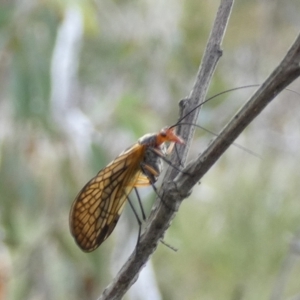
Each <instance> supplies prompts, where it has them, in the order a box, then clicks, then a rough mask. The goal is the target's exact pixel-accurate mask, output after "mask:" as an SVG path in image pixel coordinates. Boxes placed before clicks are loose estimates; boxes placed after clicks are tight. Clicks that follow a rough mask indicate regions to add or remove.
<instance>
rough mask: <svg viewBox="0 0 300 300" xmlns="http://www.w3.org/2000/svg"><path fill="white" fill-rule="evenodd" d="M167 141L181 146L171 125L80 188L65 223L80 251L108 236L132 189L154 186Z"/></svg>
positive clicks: (141, 141)
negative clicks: (68, 222) (68, 225)
mask: <svg viewBox="0 0 300 300" xmlns="http://www.w3.org/2000/svg"><path fill="white" fill-rule="evenodd" d="M167 142H171V143H178V144H183V143H184V141H183V140H182V139H181V138H180V137H179V136H178V135H176V133H175V127H174V125H173V126H172V127H167V128H163V129H162V130H161V131H160V132H159V133H157V134H155V133H154V134H146V135H144V136H143V137H141V138H140V139H139V140H138V142H137V143H135V144H134V145H132V146H131V147H130V148H128V149H127V150H125V151H124V152H122V153H121V154H120V155H119V156H118V157H117V158H116V159H115V160H114V161H112V162H111V163H110V164H108V165H107V166H106V167H105V168H103V169H102V170H100V171H99V173H98V174H97V175H96V176H95V177H94V178H92V179H91V180H90V181H89V182H88V183H87V184H86V185H85V186H84V187H83V188H82V190H81V191H80V192H79V194H78V195H77V197H76V198H75V200H74V203H73V205H72V208H71V211H70V220H69V221H70V230H71V233H72V235H73V237H74V239H75V241H76V243H77V244H78V246H79V247H80V248H81V249H82V250H83V251H85V252H91V251H93V250H95V249H96V248H98V247H99V246H100V245H101V244H102V243H103V242H104V241H105V240H106V239H107V238H108V237H109V235H110V234H111V233H112V231H113V230H114V228H115V226H116V224H117V222H118V220H119V217H120V214H121V213H122V211H123V208H124V205H125V203H126V200H127V199H128V195H129V194H130V192H131V191H132V189H133V188H136V187H142V186H149V185H153V184H154V183H155V181H156V180H157V177H158V176H159V174H160V172H161V157H163V156H164V145H165V143H167Z"/></svg>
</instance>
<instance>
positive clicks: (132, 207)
mask: <svg viewBox="0 0 300 300" xmlns="http://www.w3.org/2000/svg"><path fill="white" fill-rule="evenodd" d="M127 200H128V202H129V205H130V207H131V209H132V211H133V213H134V216H135V218H136V220H137V222H138V225H139V232H138V238H137V241H136V248H137V247H138V245H139V243H140V237H141V233H142V221H141V219H140V217H139V215H138V214H137V212H136V210H135V208H134V206H133V204H132V202H131V200H130V199H129V197H128V196H127Z"/></svg>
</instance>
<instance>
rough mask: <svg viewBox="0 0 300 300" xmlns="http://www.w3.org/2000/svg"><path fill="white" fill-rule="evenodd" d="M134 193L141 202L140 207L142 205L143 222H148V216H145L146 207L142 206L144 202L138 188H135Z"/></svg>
mask: <svg viewBox="0 0 300 300" xmlns="http://www.w3.org/2000/svg"><path fill="white" fill-rule="evenodd" d="M134 191H135V194H136V197H137V199H138V202H139V205H140V208H141V212H142V216H143V221H146V214H145V211H144V207H143V204H142V201H141V197H140V194H139V192H138V190H137V188H134Z"/></svg>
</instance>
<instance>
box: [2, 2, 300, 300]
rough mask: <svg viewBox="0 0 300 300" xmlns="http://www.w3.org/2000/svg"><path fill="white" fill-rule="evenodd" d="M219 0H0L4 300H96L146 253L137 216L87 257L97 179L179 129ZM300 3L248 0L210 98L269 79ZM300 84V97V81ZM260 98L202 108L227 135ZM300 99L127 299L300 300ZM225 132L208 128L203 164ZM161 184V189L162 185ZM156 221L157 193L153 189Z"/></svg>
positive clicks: (250, 145)
mask: <svg viewBox="0 0 300 300" xmlns="http://www.w3.org/2000/svg"><path fill="white" fill-rule="evenodd" d="M218 4H219V1H216V0H215V1H197V0H185V1H182V0H172V1H171V0H151V1H150V0H140V1H137V0H134V1H126V0H123V1H118V0H115V1H105V0H104V1H92V0H85V1H58V0H43V1H39V0H26V1H24V0H23V1H13V0H1V1H0V7H1V9H0V76H1V80H0V300H2V299H12V300H19V299H30V300H39V299H49V300H52V299H55V300H60V299H74V300H76V299H86V300H89V299H96V298H97V296H99V295H100V293H101V292H102V290H103V289H104V288H105V286H106V285H107V284H108V283H109V282H110V280H111V279H112V278H113V276H114V275H115V274H116V273H117V271H118V270H119V268H120V266H121V265H122V263H123V262H124V261H125V260H126V258H127V257H128V255H129V253H130V252H131V251H132V250H133V248H134V246H135V243H136V238H137V222H136V220H135V218H134V216H133V214H132V212H131V211H130V209H129V207H126V208H125V211H124V214H123V216H122V218H121V220H120V222H119V224H118V226H117V228H116V230H115V232H114V233H113V234H112V235H111V237H110V238H109V239H108V240H107V241H106V242H105V243H104V244H103V245H102V246H101V247H100V248H99V249H97V250H96V251H95V252H93V253H90V254H86V253H83V252H81V250H80V249H79V248H78V247H77V246H76V245H75V242H74V240H73V238H72V237H71V235H70V232H69V225H68V215H69V210H70V207H71V203H72V201H73V199H74V198H75V196H76V194H77V193H78V192H79V190H80V189H81V188H82V187H83V185H84V184H85V183H86V182H87V181H88V180H89V179H90V178H92V177H93V176H94V175H95V174H96V173H97V172H98V171H99V170H100V169H101V168H102V167H104V166H105V165H106V164H108V163H109V162H110V161H111V160H112V159H113V158H114V157H116V156H117V155H118V154H119V153H120V152H121V151H123V150H124V149H126V148H127V147H128V146H130V145H131V144H133V143H134V142H135V141H136V140H137V139H138V138H139V137H140V136H142V135H144V134H145V133H148V132H156V131H158V130H159V129H161V127H163V126H166V125H171V124H173V123H174V122H176V120H177V116H178V101H179V100H180V99H182V98H184V97H185V96H187V95H188V94H189V93H190V90H191V88H192V85H193V82H194V80H195V75H196V72H197V69H198V66H199V63H200V60H201V57H202V54H203V51H204V48H205V45H206V41H207V39H208V35H209V32H210V30H211V27H212V23H213V20H214V17H215V14H216V10H217V7H218ZM299 11H300V2H299V1H298V0H287V1H284V2H283V1H280V0H264V1H260V0H257V1H246V0H237V1H236V3H235V6H234V9H233V12H232V16H231V20H230V22H229V25H228V28H227V34H226V36H225V39H224V43H223V50H224V53H223V56H222V58H221V61H220V63H219V65H218V68H217V70H216V73H215V76H214V78H213V81H212V84H211V87H210V91H209V95H213V94H215V93H218V92H221V91H224V90H226V89H229V88H233V87H238V86H243V85H249V84H258V83H261V82H263V80H264V79H265V78H266V77H267V76H268V75H269V73H270V72H271V71H272V70H273V69H274V68H275V67H276V66H277V64H278V63H279V61H280V60H281V59H282V58H283V56H284V55H285V53H286V51H287V50H288V48H289V47H290V45H291V44H292V42H293V41H294V39H295V37H296V36H297V34H298V33H299V28H300V18H299ZM289 88H291V89H292V90H294V91H297V92H298V93H300V81H299V80H297V81H295V82H294V83H293V84H292V85H291V86H290V87H289ZM253 92H254V89H253V88H252V89H251V88H248V89H243V90H239V91H235V92H231V93H227V94H226V95H223V96H221V97H218V98H217V99H214V100H212V101H211V102H209V103H208V104H207V105H205V106H204V107H203V110H202V111H201V114H200V118H199V124H201V126H204V127H205V128H207V129H209V130H212V131H214V132H216V133H217V132H219V131H220V129H221V128H222V127H223V126H224V125H225V124H226V123H227V122H228V120H229V119H230V118H231V116H232V115H233V114H234V113H235V112H236V111H237V110H238V108H239V107H240V106H241V105H243V103H244V102H245V101H246V100H247V98H248V97H249V96H250V95H251V94H252V93H253ZM299 112H300V95H299V94H296V93H293V92H291V91H284V92H283V93H281V95H280V96H279V97H278V98H277V99H276V100H275V101H274V103H272V104H271V105H270V106H269V107H268V108H267V109H266V110H265V111H264V112H263V113H262V114H261V115H260V116H259V117H258V118H257V119H256V120H255V122H253V123H252V124H251V126H249V127H248V128H247V130H246V131H245V132H244V133H243V134H242V135H241V136H240V137H239V139H238V140H237V143H238V144H240V145H242V146H243V147H246V148H247V149H249V150H251V151H254V152H255V153H256V154H257V156H255V155H251V154H249V153H248V152H246V151H243V150H241V149H239V148H237V147H235V146H232V147H230V149H229V150H228V151H227V152H226V153H225V154H224V155H223V157H222V158H221V159H220V160H219V162H218V163H217V164H216V165H215V166H214V167H213V168H212V169H211V170H210V171H209V173H208V174H207V175H206V176H205V177H204V179H203V180H202V182H201V184H200V185H199V186H197V187H196V188H194V190H193V193H192V195H191V196H190V197H189V199H187V200H185V201H184V203H183V205H182V207H181V209H180V211H179V213H178V215H177V217H176V218H175V220H174V221H173V223H172V226H171V228H170V229H169V231H168V233H167V235H166V237H165V240H166V241H167V242H168V243H169V244H171V245H172V246H174V247H176V248H178V249H179V251H178V252H173V251H172V250H170V249H169V248H167V247H165V246H164V245H160V246H159V247H158V250H157V252H156V253H155V254H154V255H153V257H152V259H151V261H150V262H149V263H148V265H147V267H146V268H145V269H144V270H143V272H142V275H141V276H140V278H139V280H138V281H137V283H136V284H135V285H134V286H133V288H132V289H131V290H130V291H129V293H128V294H127V295H126V299H128V300H132V299H151V300H157V299H166V300H168V299H172V300H177V299H178V300H181V299H188V300H193V299H207V300H208V299H232V300H238V299H249V300H250V299H272V300H277V299H299V297H300V261H299V253H300V251H299V243H300V237H299V231H300V199H299V193H300V184H299V183H300V171H299V164H300V118H299ZM212 138H213V136H212V135H211V134H209V133H207V132H205V131H201V130H200V129H198V130H197V133H196V137H195V139H194V142H193V144H192V148H191V152H190V156H191V158H192V157H195V155H197V154H198V153H200V152H202V151H203V150H204V149H205V147H206V146H207V145H208V143H209V141H210V140H211V139H212ZM158 185H159V184H158ZM140 193H141V195H142V198H143V201H144V203H145V209H146V211H147V213H149V212H150V209H151V205H152V203H153V201H154V199H155V195H154V192H153V191H152V190H151V189H143V190H140Z"/></svg>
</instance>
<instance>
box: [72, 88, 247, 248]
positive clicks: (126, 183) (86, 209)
mask: <svg viewBox="0 0 300 300" xmlns="http://www.w3.org/2000/svg"><path fill="white" fill-rule="evenodd" d="M246 87H252V86H246ZM242 88H245V87H242ZM237 89H239V88H234V89H230V90H227V91H225V92H221V93H219V94H217V95H215V96H212V97H210V98H209V99H207V100H206V101H204V102H202V103H201V104H199V105H197V106H196V107H194V108H193V109H192V110H191V111H189V112H188V113H187V114H186V115H185V116H184V117H182V118H181V119H180V120H179V121H178V122H177V123H176V124H175V125H173V126H170V127H166V128H163V129H162V130H161V131H160V132H159V133H157V134H146V135H144V136H143V137H141V138H140V139H139V140H138V141H137V143H135V144H134V145H132V146H131V147H130V148H128V149H127V150H125V151H124V152H122V153H121V154H120V155H119V156H118V157H117V158H116V159H115V160H114V161H112V162H111V163H110V164H108V165H107V166H106V167H105V168H103V169H102V170H100V171H99V172H98V174H97V175H96V176H95V177H94V178H92V179H91V180H90V181H89V182H88V183H87V184H86V185H85V186H84V187H83V188H82V190H81V191H80V192H79V194H78V195H77V197H76V198H75V200H74V202H73V205H72V207H71V211H70V217H69V222H70V230H71V234H72V235H73V237H74V239H75V241H76V243H77V244H78V246H79V247H80V248H81V249H82V250H83V251H85V252H91V251H93V250H95V249H96V248H98V247H99V246H100V245H101V244H102V243H103V242H104V241H105V240H106V239H107V238H108V237H109V235H110V234H111V233H112V231H113V230H114V228H115V226H116V224H117V222H118V220H119V217H120V215H121V213H122V211H123V208H124V205H125V203H126V200H127V199H128V195H129V194H130V192H131V191H132V190H133V188H136V187H143V186H149V185H152V186H153V184H154V183H155V182H156V180H157V178H158V176H159V174H160V173H161V158H163V157H164V155H165V153H164V152H165V151H164V146H165V143H168V142H170V143H173V144H174V143H177V144H184V141H183V140H182V139H181V137H179V136H178V135H177V134H176V133H175V128H176V126H178V125H194V126H197V127H200V128H202V127H201V126H198V125H195V124H188V123H184V122H182V120H183V119H184V118H186V117H187V115H189V114H191V113H192V112H193V111H195V110H196V109H197V108H198V107H200V106H201V105H203V104H204V103H206V102H208V101H209V100H211V99H213V98H215V97H217V96H219V95H221V94H224V93H226V92H230V91H233V90H237ZM208 132H210V131H208ZM210 133H212V132H210ZM213 134H214V133H213Z"/></svg>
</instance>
